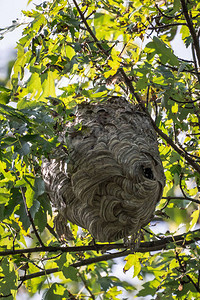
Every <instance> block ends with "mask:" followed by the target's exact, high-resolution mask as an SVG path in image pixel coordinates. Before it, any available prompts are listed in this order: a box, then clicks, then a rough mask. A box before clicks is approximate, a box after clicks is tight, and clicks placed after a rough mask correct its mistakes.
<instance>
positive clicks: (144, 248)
mask: <svg viewBox="0 0 200 300" xmlns="http://www.w3.org/2000/svg"><path fill="white" fill-rule="evenodd" d="M199 232H200V230H199V229H197V230H195V231H193V232H188V233H187V234H182V235H177V236H173V237H166V238H163V239H161V240H157V241H151V242H143V243H141V244H140V247H139V248H138V249H135V250H134V252H141V253H145V252H153V251H158V250H164V249H166V248H167V247H168V245H169V243H175V244H176V245H177V246H182V247H185V246H187V245H189V244H191V243H194V242H195V241H199V240H200V236H199ZM192 233H193V234H194V233H197V235H196V236H193V237H191V238H190V239H188V238H187V236H188V235H191V234H192ZM131 253H133V250H125V251H120V252H116V253H111V254H106V255H102V256H97V257H93V258H89V259H85V260H82V261H79V262H76V263H73V264H71V265H70V266H72V267H75V268H78V267H81V266H87V265H90V264H93V263H97V262H100V261H107V260H111V259H114V258H119V257H124V256H127V255H129V254H131ZM56 272H60V269H59V268H53V269H47V270H45V271H41V272H36V273H33V274H28V275H24V276H21V277H20V281H23V282H24V281H26V280H28V279H32V278H36V277H40V276H44V275H48V274H52V273H56Z"/></svg>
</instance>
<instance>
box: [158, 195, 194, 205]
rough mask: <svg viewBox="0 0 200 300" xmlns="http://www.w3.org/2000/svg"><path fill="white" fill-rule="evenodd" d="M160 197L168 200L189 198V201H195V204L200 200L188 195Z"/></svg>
mask: <svg viewBox="0 0 200 300" xmlns="http://www.w3.org/2000/svg"><path fill="white" fill-rule="evenodd" d="M162 199H166V200H168V201H170V200H189V201H191V202H194V203H197V204H200V200H197V199H193V198H190V197H187V196H186V197H169V196H168V197H162Z"/></svg>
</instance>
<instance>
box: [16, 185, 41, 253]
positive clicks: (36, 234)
mask: <svg viewBox="0 0 200 300" xmlns="http://www.w3.org/2000/svg"><path fill="white" fill-rule="evenodd" d="M20 190H21V193H22V199H23V202H24V206H25V211H26V214H27V217H28V218H29V220H30V222H31V225H32V227H33V231H34V233H35V236H36V237H37V239H38V241H39V243H40V245H41V246H42V247H45V246H44V244H43V242H42V240H41V238H40V236H39V234H38V232H37V229H36V227H35V224H34V221H33V218H32V216H31V213H30V210H29V209H28V207H27V204H26V197H25V193H24V190H23V188H22V187H20Z"/></svg>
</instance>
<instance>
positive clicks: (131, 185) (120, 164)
mask: <svg viewBox="0 0 200 300" xmlns="http://www.w3.org/2000/svg"><path fill="white" fill-rule="evenodd" d="M80 126H81V127H80ZM67 132H68V136H67V141H66V143H67V147H68V153H67V154H66V153H65V152H63V155H61V156H59V157H56V158H55V159H52V160H50V161H45V162H44V163H43V168H42V172H43V178H44V181H45V183H46V188H47V192H48V194H49V196H50V199H51V201H52V203H53V205H54V206H55V207H56V208H57V210H58V216H57V219H56V227H57V232H58V234H60V235H62V234H64V233H65V235H66V234H67V235H68V238H70V234H69V232H67V231H66V226H65V223H66V222H67V220H69V221H71V222H72V223H75V224H77V225H79V226H81V227H83V228H86V229H88V231H89V232H90V233H91V235H92V236H93V237H94V238H95V239H97V240H98V241H102V242H103V241H115V240H119V239H121V238H125V237H127V236H129V235H134V234H136V233H137V232H138V231H139V230H140V228H141V227H143V226H145V225H147V224H148V223H149V222H150V220H151V219H152V218H153V215H154V211H155V206H156V204H157V202H158V201H159V200H160V198H161V196H162V191H163V187H164V183H165V177H164V172H163V167H162V163H161V160H160V157H159V152H158V145H157V138H156V133H155V131H154V129H153V127H152V125H151V123H150V121H149V119H148V117H147V116H146V114H145V113H143V112H140V111H138V110H137V108H136V107H135V106H134V105H132V104H130V103H129V102H128V101H126V100H125V99H123V98H121V97H114V98H111V99H110V100H108V101H105V102H103V103H100V104H95V103H91V104H88V103H82V104H80V105H78V107H77V111H76V113H75V117H74V121H73V122H72V123H70V124H67ZM59 151H60V150H58V153H59ZM55 153H56V152H55Z"/></svg>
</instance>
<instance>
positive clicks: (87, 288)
mask: <svg viewBox="0 0 200 300" xmlns="http://www.w3.org/2000/svg"><path fill="white" fill-rule="evenodd" d="M78 275H79V277H80V278H81V280H82V282H83V284H84V286H85V288H86V290H87V291H88V293H89V294H90V297H91V298H92V299H93V300H95V296H94V295H93V294H92V292H91V290H90V288H89V287H88V286H87V282H86V280H85V278H84V277H83V276H82V274H81V273H80V272H79V273H78Z"/></svg>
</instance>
